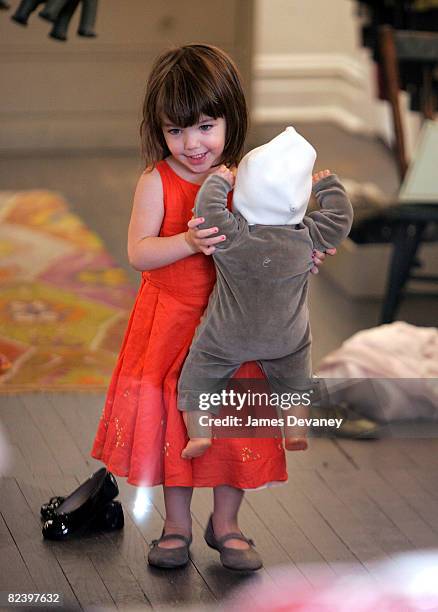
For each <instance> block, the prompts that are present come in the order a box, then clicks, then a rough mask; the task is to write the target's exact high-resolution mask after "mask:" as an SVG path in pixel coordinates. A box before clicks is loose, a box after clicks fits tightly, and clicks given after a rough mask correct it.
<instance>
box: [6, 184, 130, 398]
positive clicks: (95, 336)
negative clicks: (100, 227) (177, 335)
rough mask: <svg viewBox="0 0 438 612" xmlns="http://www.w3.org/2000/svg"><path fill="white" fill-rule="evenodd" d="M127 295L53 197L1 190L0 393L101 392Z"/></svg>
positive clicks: (97, 243)
mask: <svg viewBox="0 0 438 612" xmlns="http://www.w3.org/2000/svg"><path fill="white" fill-rule="evenodd" d="M134 296H135V289H134V288H133V287H132V286H131V285H130V284H129V283H128V280H127V277H126V275H125V273H124V272H123V270H121V269H120V268H119V267H117V265H116V264H115V262H114V261H113V260H112V258H111V257H110V255H109V254H108V253H107V252H106V251H105V248H104V246H103V244H102V242H101V240H100V239H99V237H98V236H97V235H96V234H94V233H93V232H91V231H90V230H89V229H88V228H87V227H86V226H85V225H84V223H83V222H82V221H81V220H80V219H79V218H78V217H77V216H76V215H74V214H72V213H71V212H70V211H69V209H68V205H67V204H66V202H65V201H64V200H63V199H62V197H61V196H60V195H58V194H56V193H51V192H48V191H25V192H20V193H1V194H0V393H5V392H19V391H27V390H28V391H36V390H53V391H59V390H69V391H71V390H74V391H99V390H100V391H103V390H104V389H105V388H106V387H107V385H108V383H109V379H110V376H111V372H112V369H113V367H114V365H115V361H116V358H117V353H118V350H119V348H120V346H121V343H122V339H123V332H124V330H125V328H126V324H127V320H128V315H129V311H130V308H131V306H132V304H133V301H134Z"/></svg>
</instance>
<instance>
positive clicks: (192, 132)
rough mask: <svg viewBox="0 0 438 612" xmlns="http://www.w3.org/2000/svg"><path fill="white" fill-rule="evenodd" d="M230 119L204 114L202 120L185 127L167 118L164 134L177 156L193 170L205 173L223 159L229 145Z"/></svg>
mask: <svg viewBox="0 0 438 612" xmlns="http://www.w3.org/2000/svg"><path fill="white" fill-rule="evenodd" d="M225 134H226V122H225V119H224V118H223V117H218V118H217V119H212V118H211V117H207V116H205V115H203V116H202V117H200V121H199V123H196V124H195V125H191V126H189V127H185V128H181V127H178V126H176V125H172V124H171V123H170V122H169V121H168V120H167V118H165V119H164V122H163V135H164V139H165V141H166V144H167V146H168V147H169V151H170V152H171V154H172V156H173V158H174V159H175V160H176V161H177V162H179V163H180V164H182V166H183V167H184V169H186V170H189V171H190V172H191V173H193V174H203V173H206V172H208V171H209V170H210V169H211V167H212V166H213V165H215V164H217V162H218V161H219V159H220V157H221V155H222V152H223V150H224V147H225Z"/></svg>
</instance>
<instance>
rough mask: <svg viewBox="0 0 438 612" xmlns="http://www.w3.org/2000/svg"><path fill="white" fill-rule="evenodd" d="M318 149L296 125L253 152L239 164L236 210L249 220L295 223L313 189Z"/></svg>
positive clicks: (304, 209)
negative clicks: (299, 131)
mask: <svg viewBox="0 0 438 612" xmlns="http://www.w3.org/2000/svg"><path fill="white" fill-rule="evenodd" d="M315 159H316V151H315V149H314V148H313V147H312V145H311V144H310V143H309V142H307V140H306V139H305V138H303V137H302V136H301V135H300V134H298V132H297V131H296V130H295V129H294V128H293V127H287V128H286V129H285V130H284V132H282V133H281V134H279V135H278V136H276V137H275V138H274V139H273V140H271V141H270V142H268V143H267V144H264V145H262V146H261V147H257V148H256V149H253V150H252V151H250V152H249V153H248V154H247V155H245V157H244V158H243V159H242V161H241V162H240V164H239V167H238V170H237V176H236V184H235V186H234V195H233V210H234V212H238V213H240V214H241V215H242V217H244V218H245V219H246V220H247V222H248V223H250V224H253V223H256V224H259V225H295V224H296V223H300V222H301V221H302V220H303V217H304V215H305V213H306V209H307V205H308V202H309V198H310V193H311V191H312V170H313V165H314V163H315Z"/></svg>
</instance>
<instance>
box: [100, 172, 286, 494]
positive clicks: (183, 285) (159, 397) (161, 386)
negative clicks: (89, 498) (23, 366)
mask: <svg viewBox="0 0 438 612" xmlns="http://www.w3.org/2000/svg"><path fill="white" fill-rule="evenodd" d="M157 169H158V171H159V173H160V175H161V180H162V183H163V193H164V209H165V213H164V219H163V223H162V226H161V230H160V236H163V237H164V236H172V235H174V234H179V233H181V232H184V231H185V230H186V229H187V222H188V221H189V219H190V218H191V217H192V208H193V205H194V200H195V197H196V194H197V192H198V189H199V185H196V184H194V183H190V182H188V181H186V180H185V179H183V178H181V177H179V176H178V175H177V174H176V173H175V172H174V171H173V170H172V169H171V168H170V166H169V165H168V164H167V162H166V161H162V162H159V163H158V164H157ZM215 279H216V275H215V268H214V263H213V260H212V258H211V257H207V256H205V255H203V254H202V253H198V254H195V255H192V256H189V257H187V258H185V259H181V260H179V261H176V262H175V263H173V264H170V265H168V266H164V267H162V268H159V269H157V270H152V271H150V272H143V274H142V280H141V285H140V288H139V291H138V294H137V298H136V301H135V304H134V307H133V310H132V313H131V316H130V320H129V323H128V328H127V330H126V334H125V338H124V340H123V344H122V348H121V351H120V355H119V358H118V361H117V365H116V368H115V370H114V373H113V376H112V379H111V383H110V386H109V389H108V394H107V398H106V403H105V406H104V410H103V413H102V416H101V419H100V421H99V425H98V430H97V433H96V437H95V440H94V444H93V448H92V451H91V454H92V456H93V457H94V458H95V459H99V460H101V461H103V462H104V463H105V464H106V466H107V468H108V469H109V470H110V471H111V472H113V473H114V474H116V475H118V476H127V478H128V482H129V483H131V484H133V485H138V486H154V485H158V484H164V485H166V486H187V487H192V486H193V487H214V486H217V485H221V484H226V485H230V486H233V487H237V488H240V489H253V488H258V487H261V486H264V485H266V484H268V483H270V482H279V481H285V480H287V472H286V462H285V455H284V450H283V445H282V443H281V439H278V438H251V439H247V438H228V439H225V438H220V439H213V444H212V446H211V447H210V448H209V449H208V451H207V452H206V453H205V454H204V455H203V456H202V457H198V458H196V459H192V460H187V459H182V458H181V451H182V449H183V448H184V446H185V445H186V443H187V433H186V429H185V425H184V422H183V419H182V415H181V412H180V411H179V410H178V409H177V382H178V377H179V374H180V372H181V368H182V365H183V363H184V360H185V358H186V356H187V353H188V351H189V348H190V344H191V342H192V338H193V335H194V332H195V329H196V327H197V325H198V323H199V321H200V318H201V316H202V313H203V311H204V309H205V307H206V306H207V302H208V298H209V295H210V293H211V290H212V288H213V286H214V283H215ZM236 377H240V378H261V377H262V374H261V371H260V369H259V368H258V366H257V364H256V363H248V364H244V365H243V366H242V367H241V368H240V369H239V371H238V372H237V373H236Z"/></svg>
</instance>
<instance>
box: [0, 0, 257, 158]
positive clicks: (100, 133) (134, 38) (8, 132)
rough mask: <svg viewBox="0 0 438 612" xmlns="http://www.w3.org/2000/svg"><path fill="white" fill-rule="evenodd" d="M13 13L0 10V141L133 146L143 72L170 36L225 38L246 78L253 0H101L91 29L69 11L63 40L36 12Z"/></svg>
mask: <svg viewBox="0 0 438 612" xmlns="http://www.w3.org/2000/svg"><path fill="white" fill-rule="evenodd" d="M11 4H12V5H13V7H14V8H15V7H16V6H17V5H18V0H13V2H11ZM37 11H38V9H37ZM11 14H12V11H8V12H6V11H0V84H1V95H0V150H6V151H11V150H16V151H20V150H47V149H55V150H58V149H66V150H72V149H73V150H74V149H79V150H80V149H90V148H109V149H110V148H120V147H129V148H131V147H132V148H138V144H139V140H138V126H139V119H140V113H141V103H142V97H143V92H144V87H145V82H146V77H147V74H148V71H149V69H150V65H151V62H152V59H153V58H154V57H155V56H156V55H157V54H158V53H159V52H161V51H162V50H163V49H164V48H167V47H169V46H171V45H175V44H184V43H188V42H208V43H212V44H216V45H218V46H220V47H223V48H224V49H225V50H227V51H228V52H229V53H231V55H232V56H233V57H234V58H235V59H236V60H237V61H238V63H239V65H240V66H241V68H242V72H243V74H244V76H246V77H247V80H249V72H250V70H249V65H250V60H251V55H252V48H251V39H252V36H251V35H250V32H252V0H221V1H220V2H208V3H206V2H205V1H204V0H165V2H162V1H160V0H103V1H102V2H100V3H99V13H98V20H97V26H96V30H97V32H98V38H97V39H94V40H90V39H84V38H79V37H77V36H76V29H77V21H78V18H77V16H76V18H75V19H74V20H73V22H72V24H71V27H70V34H69V40H68V42H67V43H63V42H58V41H54V40H52V39H50V38H48V36H47V34H48V32H49V30H50V25H49V24H48V23H47V22H44V21H42V20H41V19H40V18H39V17H38V16H37V14H36V13H33V14H32V16H31V18H30V21H29V25H28V27H21V26H19V25H17V24H15V23H13V22H12V21H11V20H10V15H11Z"/></svg>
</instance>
